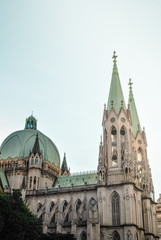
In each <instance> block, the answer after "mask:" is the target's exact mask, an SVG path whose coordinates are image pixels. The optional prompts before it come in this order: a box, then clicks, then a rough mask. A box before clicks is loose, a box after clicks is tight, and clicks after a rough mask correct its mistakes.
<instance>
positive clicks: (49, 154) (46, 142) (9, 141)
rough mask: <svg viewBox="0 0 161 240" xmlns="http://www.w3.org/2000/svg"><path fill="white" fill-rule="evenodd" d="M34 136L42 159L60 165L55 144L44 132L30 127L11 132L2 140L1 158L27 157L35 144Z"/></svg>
mask: <svg viewBox="0 0 161 240" xmlns="http://www.w3.org/2000/svg"><path fill="white" fill-rule="evenodd" d="M36 136H37V138H38V143H39V148H40V149H39V150H40V151H41V153H42V155H43V160H44V161H49V162H51V163H54V164H55V165H56V166H57V167H60V155H59V151H58V149H57V147H56V145H55V144H54V143H53V142H52V140H51V139H50V138H48V137H47V136H46V135H45V134H43V133H42V132H40V131H39V130H37V129H31V128H29V129H26V128H25V129H24V130H19V131H16V132H13V133H11V134H10V135H9V136H8V137H7V138H6V139H5V140H4V141H3V143H2V145H1V147H0V151H1V159H2V160H6V159H7V158H8V157H11V158H16V157H17V158H26V157H29V155H30V153H31V152H32V150H33V147H34V145H35V141H36Z"/></svg>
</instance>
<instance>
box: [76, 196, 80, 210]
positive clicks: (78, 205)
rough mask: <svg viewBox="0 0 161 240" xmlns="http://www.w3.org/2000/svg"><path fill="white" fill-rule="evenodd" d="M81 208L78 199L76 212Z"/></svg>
mask: <svg viewBox="0 0 161 240" xmlns="http://www.w3.org/2000/svg"><path fill="white" fill-rule="evenodd" d="M80 206H81V200H80V199H78V201H77V204H76V212H78V210H79V209H80Z"/></svg>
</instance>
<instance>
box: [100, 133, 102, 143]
mask: <svg viewBox="0 0 161 240" xmlns="http://www.w3.org/2000/svg"><path fill="white" fill-rule="evenodd" d="M100 144H101V145H102V135H101V141H100Z"/></svg>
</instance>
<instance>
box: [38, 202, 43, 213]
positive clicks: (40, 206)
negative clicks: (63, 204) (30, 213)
mask: <svg viewBox="0 0 161 240" xmlns="http://www.w3.org/2000/svg"><path fill="white" fill-rule="evenodd" d="M41 208H42V203H41V202H39V203H38V205H37V213H38V212H39V210H40V209H41Z"/></svg>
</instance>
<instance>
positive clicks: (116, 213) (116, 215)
mask: <svg viewBox="0 0 161 240" xmlns="http://www.w3.org/2000/svg"><path fill="white" fill-rule="evenodd" d="M112 224H113V225H114V226H117V225H120V198H119V195H118V193H116V192H114V193H113V196H112Z"/></svg>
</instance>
